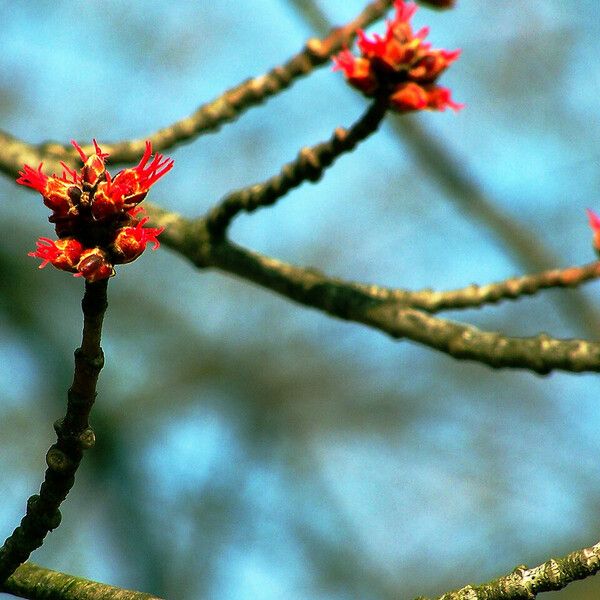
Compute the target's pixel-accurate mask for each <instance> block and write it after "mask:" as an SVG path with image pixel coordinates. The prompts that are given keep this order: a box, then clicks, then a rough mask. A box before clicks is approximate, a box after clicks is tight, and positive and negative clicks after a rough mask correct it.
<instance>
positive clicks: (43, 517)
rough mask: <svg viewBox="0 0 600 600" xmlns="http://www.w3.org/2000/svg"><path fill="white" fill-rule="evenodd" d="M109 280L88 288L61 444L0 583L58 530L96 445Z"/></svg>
mask: <svg viewBox="0 0 600 600" xmlns="http://www.w3.org/2000/svg"><path fill="white" fill-rule="evenodd" d="M107 284H108V280H106V279H105V280H101V281H98V282H96V283H89V282H88V281H86V283H85V294H84V296H83V300H82V303H81V305H82V309H83V315H84V321H83V336H82V342H81V347H80V348H78V349H77V350H76V351H75V371H74V375H73V384H72V385H71V387H70V389H69V392H68V402H67V412H66V415H65V417H64V418H63V419H61V420H59V421H57V422H56V423H55V424H54V428H55V430H56V434H57V441H56V443H55V444H53V445H52V446H51V447H50V449H49V450H48V453H47V454H46V463H47V465H48V469H47V470H46V474H45V478H44V482H43V483H42V486H41V488H40V492H39V494H36V495H34V496H31V497H30V498H29V500H28V501H27V512H26V514H25V516H24V517H23V519H22V520H21V524H20V525H19V526H18V527H17V528H16V529H15V530H14V532H13V533H12V535H11V536H10V537H9V538H8V539H7V540H6V541H5V542H4V545H3V546H2V548H0V583H1V582H4V581H5V580H6V579H7V577H8V576H9V575H11V574H12V573H13V572H14V571H15V569H16V568H17V567H18V566H19V565H20V564H21V563H23V562H24V561H26V560H27V558H28V557H29V555H30V554H31V553H32V552H33V551H34V550H35V549H36V548H39V547H40V546H41V545H42V543H43V541H44V538H45V537H46V535H47V534H48V532H50V531H52V530H53V529H55V528H56V527H58V526H59V524H60V519H61V515H60V511H59V506H60V504H61V503H62V502H63V500H64V499H65V498H66V497H67V494H68V493H69V490H70V489H71V487H73V483H74V482H75V472H76V471H77V468H78V466H79V463H80V462H81V459H82V458H83V451H84V450H86V449H88V448H91V447H92V446H93V445H94V442H95V436H94V432H93V430H92V429H91V427H90V426H89V422H88V417H89V414H90V411H91V409H92V406H93V404H94V400H95V399H96V383H97V381H98V375H99V373H100V370H101V369H102V366H103V363H104V357H103V354H102V349H101V348H100V337H101V332H102V321H103V318H104V312H105V310H106V306H107V301H106V288H107Z"/></svg>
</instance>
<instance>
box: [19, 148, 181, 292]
mask: <svg viewBox="0 0 600 600" xmlns="http://www.w3.org/2000/svg"><path fill="white" fill-rule="evenodd" d="M71 143H72V144H73V146H74V148H75V150H77V153H78V154H79V156H80V158H81V160H82V162H83V167H82V168H81V170H80V171H79V172H78V171H75V170H74V169H71V168H70V167H68V166H67V165H66V164H64V163H61V164H62V167H63V172H62V175H60V176H58V175H55V174H53V175H46V174H45V173H44V172H43V170H42V167H43V164H42V163H40V164H39V166H38V167H37V169H34V168H32V167H30V166H29V165H25V166H24V167H23V170H22V171H20V172H19V178H18V179H17V183H20V184H21V185H25V186H27V187H30V188H32V189H34V190H36V191H38V192H39V193H40V194H42V198H43V200H44V204H45V205H46V206H47V207H48V208H49V209H50V210H51V211H52V214H51V215H50V217H49V218H48V220H49V221H50V222H51V223H54V224H55V230H56V233H57V235H58V239H57V240H51V239H49V238H46V237H41V238H40V239H39V240H38V242H37V249H36V250H35V251H33V252H30V253H29V256H33V257H35V258H39V259H41V260H42V263H41V264H40V266H39V268H40V269H41V268H43V267H45V266H46V265H47V264H48V263H50V264H52V265H53V266H55V267H56V268H57V269H61V270H63V271H69V272H72V273H73V274H74V275H75V277H84V278H85V279H87V280H88V281H90V282H93V281H98V280H101V279H107V278H108V277H112V276H113V275H114V274H115V269H114V265H117V264H124V263H128V262H131V261H132V260H135V259H136V258H138V257H139V256H140V255H141V254H142V253H143V252H144V250H145V249H146V245H147V244H149V243H150V244H153V248H152V249H153V250H156V249H157V248H158V247H159V245H160V244H159V242H158V239H157V236H158V235H159V234H160V233H162V231H163V228H162V227H145V224H146V223H147V222H148V221H149V217H143V218H140V213H142V214H143V212H144V210H143V208H142V207H141V206H138V205H139V203H140V202H142V201H143V200H144V198H145V197H146V195H147V193H148V190H149V189H150V187H151V186H152V185H154V184H155V183H156V182H157V181H158V180H159V179H160V178H161V177H162V176H163V175H165V174H166V173H168V172H169V171H170V170H171V169H172V168H173V160H172V159H169V158H164V157H163V156H162V154H156V155H154V157H153V158H152V144H151V143H150V142H149V141H147V142H146V149H145V151H144V154H143V156H142V158H141V160H140V162H139V164H138V165H136V166H135V167H133V168H129V169H123V170H122V171H120V172H119V173H117V174H116V175H115V176H114V177H111V175H110V173H108V171H107V170H106V167H105V162H106V159H107V158H108V154H106V153H105V152H102V150H101V148H100V147H99V146H98V143H97V142H96V140H93V145H94V152H93V153H92V154H90V155H89V156H88V155H87V154H86V153H85V152H84V151H83V149H82V148H81V147H80V146H79V145H78V144H77V142H75V141H71Z"/></svg>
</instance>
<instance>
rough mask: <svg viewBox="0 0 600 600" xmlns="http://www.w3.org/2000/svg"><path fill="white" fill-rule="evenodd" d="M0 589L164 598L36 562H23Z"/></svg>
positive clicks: (78, 599)
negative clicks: (70, 573) (53, 569)
mask: <svg viewBox="0 0 600 600" xmlns="http://www.w3.org/2000/svg"><path fill="white" fill-rule="evenodd" d="M0 591H3V592H8V593H9V594H12V595H13V596H18V597H19V598H28V599H29V600H161V599H160V598H158V596H153V595H152V594H146V593H144V592H136V591H133V590H124V589H123V588H119V587H113V586H112V585H106V584H104V583H98V582H96V581H90V580H89V579H83V578H82V577H75V576H73V575H68V574H66V573H60V572H58V571H51V570H50V569H44V568H43V567H39V566H38V565H34V564H33V563H29V562H28V563H25V564H23V565H21V566H20V567H19V568H18V569H17V570H16V571H15V572H14V573H13V575H12V576H11V577H9V578H8V580H7V581H6V582H5V583H4V585H3V586H0Z"/></svg>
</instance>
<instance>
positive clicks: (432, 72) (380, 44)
mask: <svg viewBox="0 0 600 600" xmlns="http://www.w3.org/2000/svg"><path fill="white" fill-rule="evenodd" d="M434 4H436V5H438V6H442V5H444V6H448V5H450V4H452V3H451V2H434ZM394 7H395V9H396V16H395V17H394V19H393V20H391V21H388V22H387V28H386V32H385V35H384V36H380V35H378V34H374V35H373V37H372V38H369V37H367V35H366V34H365V33H364V31H360V30H359V31H358V48H359V50H360V51H361V54H362V56H361V57H355V56H354V55H353V54H352V53H351V52H350V51H349V50H344V51H343V52H341V53H340V54H338V55H337V56H336V57H334V59H333V61H334V70H340V71H343V72H344V75H345V77H346V80H347V81H348V83H349V84H350V85H352V86H353V87H355V88H357V89H359V90H361V91H362V92H363V93H364V94H365V95H367V96H378V95H382V94H383V95H387V96H388V97H389V98H390V107H391V108H392V109H393V110H395V111H397V112H407V111H413V110H423V109H431V110H445V109H446V108H452V109H453V110H460V109H461V108H462V107H463V105H462V104H457V103H456V102H454V101H453V100H452V99H451V96H450V91H449V90H448V89H446V88H440V87H437V86H436V85H435V82H436V80H437V78H438V77H439V76H440V75H441V74H442V73H443V72H444V71H445V70H446V69H447V68H448V67H449V66H450V65H451V64H452V63H453V62H454V61H455V60H456V59H457V58H458V56H459V55H460V50H453V51H449V50H437V49H432V48H431V44H429V43H428V42H425V41H424V40H425V38H426V37H427V35H428V33H429V29H428V28H427V27H424V28H423V29H420V30H419V31H417V32H416V33H414V32H413V30H412V26H411V24H410V19H411V18H412V17H413V15H414V13H415V12H416V10H417V5H416V4H414V3H413V2H408V3H405V2H404V0H395V2H394Z"/></svg>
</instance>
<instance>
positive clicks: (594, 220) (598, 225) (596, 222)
mask: <svg viewBox="0 0 600 600" xmlns="http://www.w3.org/2000/svg"><path fill="white" fill-rule="evenodd" d="M586 212H587V215H588V220H589V224H590V227H591V228H592V231H593V232H594V248H595V249H596V252H598V253H600V216H599V215H597V214H596V213H595V212H594V211H593V210H591V209H589V208H588V209H586Z"/></svg>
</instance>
